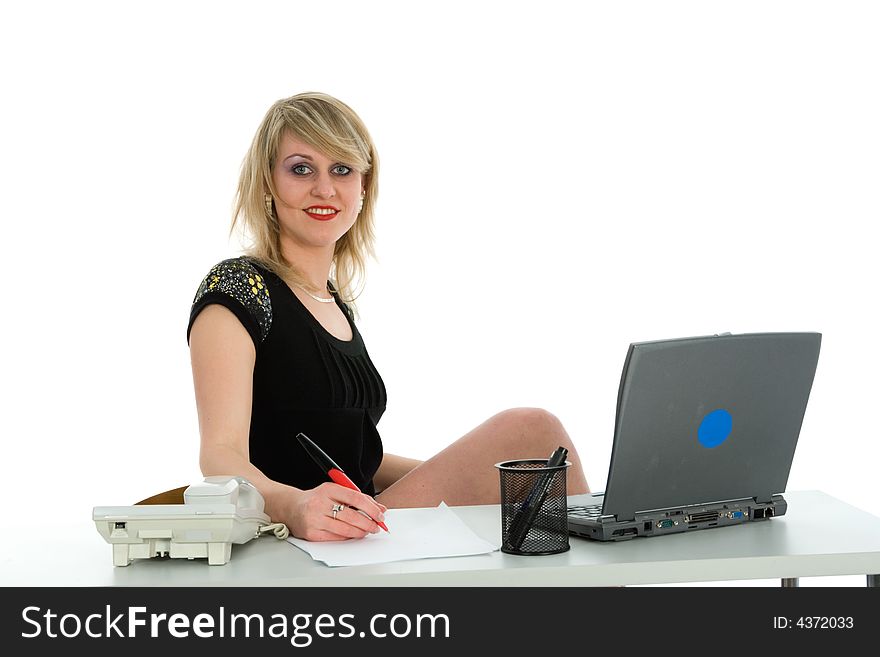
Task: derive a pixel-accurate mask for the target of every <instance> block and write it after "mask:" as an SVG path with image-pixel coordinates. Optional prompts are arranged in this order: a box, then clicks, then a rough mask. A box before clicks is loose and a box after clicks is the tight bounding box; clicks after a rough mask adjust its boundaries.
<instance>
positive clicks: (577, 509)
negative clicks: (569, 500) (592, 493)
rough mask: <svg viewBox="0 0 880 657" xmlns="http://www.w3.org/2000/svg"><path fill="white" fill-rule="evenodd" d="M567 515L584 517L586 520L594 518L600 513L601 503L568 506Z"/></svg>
mask: <svg viewBox="0 0 880 657" xmlns="http://www.w3.org/2000/svg"><path fill="white" fill-rule="evenodd" d="M568 515H569V516H574V517H575V518H586V519H587V520H596V519H598V518H599V516H601V515H602V505H601V504H586V505H579V506H570V507H568Z"/></svg>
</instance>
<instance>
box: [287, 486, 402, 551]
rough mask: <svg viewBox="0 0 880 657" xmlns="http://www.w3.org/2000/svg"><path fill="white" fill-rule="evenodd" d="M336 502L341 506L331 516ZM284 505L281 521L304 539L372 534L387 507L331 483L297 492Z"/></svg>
mask: <svg viewBox="0 0 880 657" xmlns="http://www.w3.org/2000/svg"><path fill="white" fill-rule="evenodd" d="M337 504H339V505H343V507H344V508H343V509H342V510H340V511H337V513H336V514H335V515H336V517H335V518H334V514H333V509H334V505H337ZM286 507H287V508H286V509H285V513H284V516H285V518H284V519H283V522H284V524H286V525H287V528H288V529H289V530H290V533H291V535H293V536H296V537H297V538H304V539H305V540H307V541H344V540H346V539H349V538H363V537H364V536H366V535H367V534H375V533H376V532H378V531H379V525H377V524H376V521H377V520H378V521H380V522H381V521H382V520H384V518H385V511H387V510H388V509H387V507H386V506H385V505H384V504H380V503H379V502H377V501H376V500H374V499H373V498H372V497H370V496H369V495H365V494H364V493H359V492H358V491H355V490H351V489H350V488H346V487H344V486H340V485H339V484H334V483H331V482H327V483H325V484H321V485H320V486H318V487H317V488H312V489H309V490H303V491H298V494H297V495H296V496H293V497H292V498H291V499H290V504H289V505H286ZM273 519H274V518H273Z"/></svg>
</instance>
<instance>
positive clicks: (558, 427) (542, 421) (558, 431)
mask: <svg viewBox="0 0 880 657" xmlns="http://www.w3.org/2000/svg"><path fill="white" fill-rule="evenodd" d="M495 418H496V419H497V420H498V421H500V422H502V423H503V424H505V425H507V426H508V427H511V428H516V429H517V430H519V431H521V432H523V433H526V434H531V435H535V436H548V437H553V438H554V439H558V438H559V437H560V436H566V437H567V435H566V433H565V429H564V428H563V426H562V422H560V421H559V418H557V417H556V416H555V415H553V413H551V412H550V411H546V410H544V409H543V408H510V409H508V410H506V411H501V412H500V413H498V415H496V416H495Z"/></svg>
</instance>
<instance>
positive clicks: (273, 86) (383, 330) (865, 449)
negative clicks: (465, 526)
mask: <svg viewBox="0 0 880 657" xmlns="http://www.w3.org/2000/svg"><path fill="white" fill-rule="evenodd" d="M20 4H21V5H22V7H21V8H20V7H16V8H14V9H11V8H4V10H3V12H2V20H0V24H2V27H0V56H2V61H3V62H4V63H3V69H4V72H3V76H2V82H0V84H2V98H3V100H2V101H0V103H2V104H0V112H2V121H0V140H2V142H0V143H2V148H3V157H2V158H0V167H2V170H0V180H2V184H3V206H2V213H3V235H4V237H3V256H4V260H5V265H4V270H5V272H6V273H5V275H4V279H5V280H4V282H3V286H2V289H3V291H4V294H3V301H4V303H3V304H2V313H3V321H2V328H0V330H2V350H3V352H2V371H3V374H2V381H0V384H2V391H0V392H2V395H0V404H2V418H0V431H2V436H3V470H4V476H5V478H6V482H4V483H5V488H6V490H7V491H8V492H10V491H15V493H14V495H15V496H16V498H17V499H18V500H19V501H21V500H28V501H29V502H28V505H27V506H30V507H32V508H34V509H52V510H53V513H60V514H63V515H65V516H69V517H70V518H81V519H82V520H83V522H90V518H91V508H92V507H93V506H95V505H114V504H130V503H134V502H135V501H137V500H139V499H141V498H143V497H146V496H147V495H150V494H152V493H155V492H158V491H160V490H165V489H167V488H173V487H176V486H180V485H184V484H188V483H191V482H194V481H197V480H198V479H199V478H200V474H199V471H198V463H197V458H198V428H197V422H196V411H195V404H194V399H193V393H192V380H191V374H190V367H189V353H188V348H187V344H186V340H185V329H186V323H187V319H188V312H189V305H190V303H191V301H192V297H193V295H194V293H195V291H196V288H197V286H198V284H199V282H200V281H201V278H202V277H203V276H204V274H205V273H206V272H207V271H208V269H209V268H210V267H211V266H212V265H213V264H214V263H215V262H217V261H219V260H221V259H223V258H226V257H230V256H233V255H236V254H237V253H238V252H239V247H240V245H239V242H238V241H237V240H236V239H235V238H234V237H233V238H230V237H229V234H228V228H229V220H230V207H231V201H232V195H233V191H234V185H235V183H236V180H237V175H238V167H239V164H240V162H241V158H242V156H243V155H244V153H245V150H246V148H247V147H248V145H249V142H250V140H251V137H252V135H253V132H254V131H255V129H256V127H257V125H258V123H259V121H260V120H261V119H262V116H263V113H264V112H265V110H266V109H267V107H268V106H269V105H270V104H271V103H272V102H274V101H275V100H276V99H278V98H281V97H285V96H289V95H292V94H294V93H297V92H300V91H307V90H318V91H324V92H327V93H330V94H333V95H335V96H337V97H339V98H341V99H342V100H344V101H345V102H347V103H348V104H350V105H351V106H352V107H353V108H354V109H355V110H356V111H357V112H358V113H359V114H360V115H361V117H362V118H363V119H364V121H365V122H366V124H367V125H368V126H369V128H370V131H371V133H372V135H373V137H374V139H375V141H376V143H377V145H378V148H379V153H380V156H381V177H380V184H381V194H380V201H379V208H378V244H377V246H378V261H377V262H375V263H372V264H371V266H370V269H369V272H368V273H369V279H368V285H367V288H366V291H365V292H364V294H363V296H362V297H361V299H360V303H359V310H360V313H361V320H360V328H361V332H362V333H363V334H364V336H365V338H366V340H367V344H368V345H369V348H370V352H371V355H372V357H373V360H374V361H375V362H376V364H377V365H378V367H379V368H380V371H381V372H382V374H383V376H384V378H385V382H386V385H387V387H388V390H389V404H388V410H387V412H386V415H385V417H384V418H383V420H382V423H381V424H380V429H381V430H382V432H383V437H384V440H385V445H386V449H387V451H389V452H395V453H402V454H407V455H411V456H414V457H419V458H427V457H429V456H430V455H431V454H433V453H434V452H436V451H438V450H439V449H441V448H442V447H443V446H445V445H446V444H447V443H448V442H449V441H451V440H453V439H455V438H457V437H458V436H460V435H462V434H463V433H465V432H466V431H468V430H469V429H471V428H472V427H473V426H475V425H476V424H478V423H480V422H481V421H483V420H484V419H486V418H487V417H489V416H490V415H492V414H494V413H495V412H497V411H499V410H502V409H504V408H508V407H512V406H521V405H528V406H540V407H544V408H547V409H548V410H550V411H552V412H553V413H555V414H556V415H557V416H558V417H559V418H560V419H561V420H562V421H563V423H564V424H565V426H566V427H567V428H568V431H569V433H570V434H571V436H572V438H573V440H574V442H575V444H576V446H577V447H578V450H579V452H580V453H581V455H582V458H583V460H584V463H585V468H586V471H587V476H588V479H589V481H590V483H591V486H592V488H593V489H594V490H601V489H602V488H603V487H604V484H605V478H606V476H607V464H608V459H609V456H610V449H611V438H612V428H613V423H614V409H615V401H616V394H617V385H618V382H619V376H620V368H621V366H622V364H623V359H624V356H625V353H626V349H627V346H628V345H629V343H630V342H632V341H638V340H652V339H659V338H670V337H682V336H692V335H703V334H708V333H716V332H722V331H732V332H735V333H736V332H751V331H788V330H793V331H800V330H804V331H820V332H822V334H823V345H822V353H821V357H820V361H819V368H818V372H817V375H816V380H815V384H814V387H813V393H812V396H811V399H810V403H809V406H808V409H807V415H806V418H805V421H804V425H803V430H802V432H801V437H800V442H799V445H798V449H797V453H796V457H795V461H794V465H793V468H792V471H791V476H790V479H789V486H788V488H789V490H800V489H820V490H823V491H825V492H826V493H829V494H831V495H833V496H836V497H839V498H840V499H842V500H844V501H846V502H849V503H851V504H854V505H856V506H859V507H861V508H863V509H865V510H868V511H870V512H872V513H874V514H878V515H880V495H878V493H877V491H876V487H875V478H876V473H877V471H878V468H877V459H878V456H880V454H878V447H877V442H878V429H877V422H876V413H877V411H876V407H877V396H878V389H880V386H878V383H877V374H878V372H880V355H878V349H877V346H876V338H875V332H876V328H877V323H876V321H875V320H876V317H877V292H876V290H877V281H878V265H877V256H876V251H877V240H876V237H875V234H874V231H873V224H874V223H876V221H877V219H878V216H880V196H878V179H880V158H878V153H880V127H878V126H880V122H878V120H877V117H878V116H880V92H878V84H877V80H878V62H880V41H878V39H877V34H878V33H880V9H878V7H877V5H876V3H871V2H808V1H798V2H737V3H717V2H702V1H701V2H626V3H589V2H578V3H575V2H559V1H549V0H545V1H543V2H540V3H534V2H528V3H521V2H510V1H507V2H455V1H445V2H441V3H434V4H432V5H430V6H426V5H425V4H424V3H410V2H381V3H380V2H348V1H344V0H335V1H334V2H332V3H320V2H277V3H276V2H249V3H220V2H186V3H181V2H151V3H139V4H135V3H118V2H106V3H104V2H76V3H66V2H31V3H27V4H26V5H25V4H24V3H20ZM10 479H11V480H10ZM9 494H12V493H11V492H10V493H9ZM95 548H96V549H107V550H108V562H109V547H107V546H104V547H103V548H102V547H101V545H100V543H99V542H98V540H97V534H96V545H95Z"/></svg>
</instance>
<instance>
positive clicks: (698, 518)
mask: <svg viewBox="0 0 880 657" xmlns="http://www.w3.org/2000/svg"><path fill="white" fill-rule="evenodd" d="M719 515H720V514H719V513H718V512H717V511H704V512H703V513H692V514H691V515H689V516H687V518H685V520H687V521H688V522H691V523H693V522H708V521H709V520H718V516H719Z"/></svg>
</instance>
